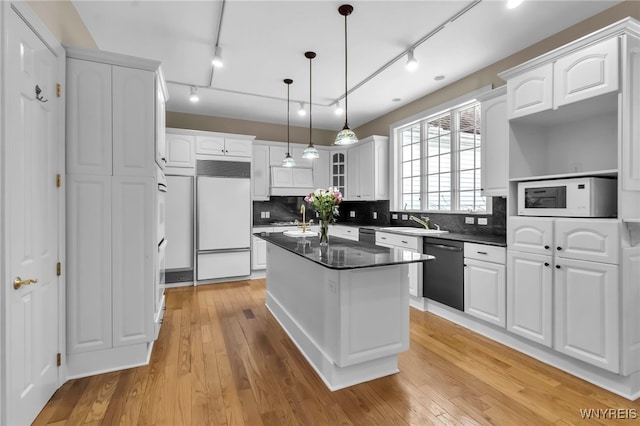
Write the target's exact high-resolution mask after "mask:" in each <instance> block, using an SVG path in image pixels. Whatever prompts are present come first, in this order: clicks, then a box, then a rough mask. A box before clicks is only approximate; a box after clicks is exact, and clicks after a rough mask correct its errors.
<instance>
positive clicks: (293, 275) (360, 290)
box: [254, 233, 433, 391]
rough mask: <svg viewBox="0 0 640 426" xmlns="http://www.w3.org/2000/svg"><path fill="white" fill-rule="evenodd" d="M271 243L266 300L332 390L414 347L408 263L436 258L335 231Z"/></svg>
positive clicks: (387, 365) (384, 371) (382, 372)
mask: <svg viewBox="0 0 640 426" xmlns="http://www.w3.org/2000/svg"><path fill="white" fill-rule="evenodd" d="M254 235H255V236H257V237H260V238H262V239H264V240H265V241H267V293H266V306H267V308H268V309H269V311H270V312H271V313H272V314H273V316H274V317H275V318H276V320H277V321H278V322H279V323H280V325H281V326H282V328H283V329H284V330H285V331H286V332H287V334H288V335H289V337H290V338H291V339H292V340H293V342H294V343H295V344H296V346H297V347H298V349H300V351H301V352H302V354H303V355H304V356H305V357H306V359H307V361H309V363H310V364H311V366H312V367H313V368H314V369H315V371H316V372H317V373H318V375H319V376H320V377H321V378H322V380H323V381H324V383H325V384H326V385H327V387H328V388H329V389H330V390H332V391H333V390H337V389H342V388H345V387H348V386H352V385H355V384H358V383H362V382H365V381H368V380H373V379H376V378H379V377H383V376H387V375H390V374H394V373H397V372H398V354H399V353H400V352H403V351H405V350H407V349H409V269H408V265H409V264H410V263H416V262H424V261H428V260H430V259H433V257H432V256H428V255H423V254H420V253H415V252H412V251H408V250H403V249H398V248H387V247H381V246H376V245H374V244H370V243H364V242H357V241H350V240H346V239H343V238H337V237H332V238H331V240H330V242H329V244H328V245H327V246H324V247H321V246H320V245H319V241H318V237H310V238H309V237H303V238H294V237H290V236H287V235H285V234H284V233H257V234H254Z"/></svg>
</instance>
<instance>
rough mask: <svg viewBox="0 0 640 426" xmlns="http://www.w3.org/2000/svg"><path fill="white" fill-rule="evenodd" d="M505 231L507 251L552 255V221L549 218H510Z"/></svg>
mask: <svg viewBox="0 0 640 426" xmlns="http://www.w3.org/2000/svg"><path fill="white" fill-rule="evenodd" d="M507 229H508V232H507V247H509V250H518V251H524V252H528V253H538V254H546V255H551V254H553V250H552V248H551V246H552V245H553V221H552V220H550V219H549V218H546V217H539V218H538V217H525V216H510V217H509V218H507Z"/></svg>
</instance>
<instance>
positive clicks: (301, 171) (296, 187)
mask: <svg viewBox="0 0 640 426" xmlns="http://www.w3.org/2000/svg"><path fill="white" fill-rule="evenodd" d="M313 190H314V187H313V169H311V168H308V167H280V166H272V167H271V186H270V194H271V195H282V196H297V197H300V196H306V195H308V194H309V193H310V192H313Z"/></svg>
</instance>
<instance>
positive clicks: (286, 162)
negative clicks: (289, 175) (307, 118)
mask: <svg viewBox="0 0 640 426" xmlns="http://www.w3.org/2000/svg"><path fill="white" fill-rule="evenodd" d="M284 83H285V84H286V85H287V155H285V157H284V159H283V160H282V165H283V166H284V167H294V166H295V165H296V162H295V160H294V159H293V157H291V154H290V152H291V151H289V89H290V88H291V83H293V80H291V79H290V78H285V79H284Z"/></svg>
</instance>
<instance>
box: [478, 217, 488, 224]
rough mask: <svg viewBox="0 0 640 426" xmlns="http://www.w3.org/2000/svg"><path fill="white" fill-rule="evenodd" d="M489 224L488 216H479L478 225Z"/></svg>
mask: <svg viewBox="0 0 640 426" xmlns="http://www.w3.org/2000/svg"><path fill="white" fill-rule="evenodd" d="M486 224H487V218H486V217H479V218H478V225H486Z"/></svg>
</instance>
